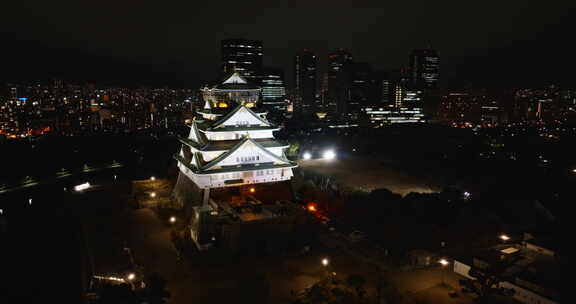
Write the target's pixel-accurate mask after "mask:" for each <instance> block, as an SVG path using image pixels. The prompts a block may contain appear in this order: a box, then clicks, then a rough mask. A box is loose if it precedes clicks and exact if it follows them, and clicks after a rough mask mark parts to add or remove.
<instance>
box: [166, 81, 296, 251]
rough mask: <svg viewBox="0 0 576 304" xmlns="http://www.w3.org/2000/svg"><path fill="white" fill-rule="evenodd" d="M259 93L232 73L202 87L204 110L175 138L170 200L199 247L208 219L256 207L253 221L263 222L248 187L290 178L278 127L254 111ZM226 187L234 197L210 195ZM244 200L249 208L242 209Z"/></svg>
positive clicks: (209, 235) (206, 236) (208, 231)
mask: <svg viewBox="0 0 576 304" xmlns="http://www.w3.org/2000/svg"><path fill="white" fill-rule="evenodd" d="M260 90H261V89H260V88H259V87H256V86H252V85H250V84H248V83H247V81H246V80H245V79H244V78H243V77H242V76H240V75H239V74H238V73H236V72H234V73H233V74H232V75H230V76H229V77H227V78H226V79H225V80H224V81H223V82H222V83H221V84H219V85H216V86H214V87H206V88H203V89H202V94H203V99H204V103H205V104H204V107H203V108H202V109H201V110H200V111H198V117H197V118H195V119H194V120H193V121H192V123H191V124H190V132H189V134H188V136H187V137H186V138H180V142H181V143H182V147H181V149H180V151H179V153H178V154H176V155H175V156H174V158H175V159H176V160H177V165H178V168H179V170H180V172H179V177H178V181H177V184H176V187H175V189H174V195H175V198H176V200H177V201H178V202H179V203H180V205H181V206H182V207H183V208H184V209H185V210H186V211H187V214H188V215H189V216H190V218H191V226H192V231H191V235H192V239H193V240H194V241H195V242H196V244H197V245H198V246H199V247H200V248H202V247H203V246H205V245H206V244H207V243H210V241H211V240H214V238H215V237H214V234H215V233H218V232H216V231H215V229H216V228H214V226H213V225H211V224H210V223H211V222H213V221H214V219H211V215H218V214H221V213H228V214H229V215H230V216H231V217H232V218H234V217H241V216H240V215H239V214H238V212H237V210H238V209H239V208H241V209H242V210H247V209H246V208H248V209H249V208H252V207H254V206H257V205H260V206H259V207H258V208H259V209H258V210H259V211H260V212H256V213H255V214H257V216H255V217H253V218H259V217H264V218H265V215H266V214H265V212H264V213H263V212H261V211H262V210H263V209H262V208H263V207H264V211H265V210H266V204H265V202H261V201H258V200H257V199H255V198H254V197H253V196H251V195H250V193H249V192H250V191H254V188H253V186H251V185H255V184H266V183H277V182H281V181H288V180H290V179H291V178H292V169H293V168H294V167H296V164H295V163H294V162H291V161H290V160H288V159H287V158H286V156H285V154H284V150H285V149H286V148H287V147H288V145H287V144H284V143H282V142H279V141H277V140H275V138H274V135H273V132H274V131H276V130H278V128H277V127H275V126H273V125H272V124H271V123H270V122H268V121H267V120H266V113H265V112H263V111H259V110H258V101H259V96H260ZM232 187H235V188H238V189H239V190H238V191H236V192H234V193H235V195H231V196H228V197H227V196H226V195H224V196H222V195H221V196H220V198H219V199H215V198H214V197H212V196H211V189H216V190H220V192H225V190H226V189H225V188H232ZM247 187H250V188H247ZM222 189H224V190H222ZM246 189H249V191H247V190H246ZM246 201H250V204H246V205H244V203H246ZM246 218H248V217H246Z"/></svg>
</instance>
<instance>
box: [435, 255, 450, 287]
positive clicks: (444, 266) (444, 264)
mask: <svg viewBox="0 0 576 304" xmlns="http://www.w3.org/2000/svg"><path fill="white" fill-rule="evenodd" d="M438 263H440V265H442V285H446V283H445V282H444V273H445V272H446V266H448V264H450V262H448V260H446V259H440V261H438Z"/></svg>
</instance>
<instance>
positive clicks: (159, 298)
mask: <svg viewBox="0 0 576 304" xmlns="http://www.w3.org/2000/svg"><path fill="white" fill-rule="evenodd" d="M144 297H145V298H146V299H147V300H148V303H151V304H163V303H166V299H167V298H169V297H170V292H168V291H167V290H166V280H165V279H164V278H162V277H161V276H160V274H159V273H157V272H154V273H152V274H150V275H149V276H148V277H147V278H146V290H145V292H144Z"/></svg>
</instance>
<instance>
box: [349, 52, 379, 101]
mask: <svg viewBox="0 0 576 304" xmlns="http://www.w3.org/2000/svg"><path fill="white" fill-rule="evenodd" d="M370 102H374V94H373V85H372V67H371V66H370V64H368V63H365V62H356V63H353V64H351V66H350V93H349V101H348V110H353V111H355V110H358V109H359V108H360V106H361V105H367V104H369V103H370Z"/></svg>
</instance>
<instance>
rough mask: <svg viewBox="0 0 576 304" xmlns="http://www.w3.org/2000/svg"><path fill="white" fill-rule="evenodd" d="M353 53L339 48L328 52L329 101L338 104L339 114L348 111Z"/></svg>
mask: <svg viewBox="0 0 576 304" xmlns="http://www.w3.org/2000/svg"><path fill="white" fill-rule="evenodd" d="M352 61H353V60H352V54H350V52H348V51H346V50H344V49H339V50H337V51H334V52H332V53H330V54H328V103H329V104H335V105H336V109H337V110H336V111H337V113H338V115H344V114H345V113H346V112H347V111H348V106H347V103H348V101H349V91H350V75H349V72H350V71H349V68H350V65H351V64H352Z"/></svg>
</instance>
